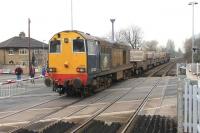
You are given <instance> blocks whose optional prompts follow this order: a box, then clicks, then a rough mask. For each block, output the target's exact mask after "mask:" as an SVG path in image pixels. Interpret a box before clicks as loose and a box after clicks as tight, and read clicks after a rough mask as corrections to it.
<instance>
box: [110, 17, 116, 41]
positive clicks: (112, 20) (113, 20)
mask: <svg viewBox="0 0 200 133" xmlns="http://www.w3.org/2000/svg"><path fill="white" fill-rule="evenodd" d="M110 21H111V23H112V41H113V42H114V22H115V19H110Z"/></svg>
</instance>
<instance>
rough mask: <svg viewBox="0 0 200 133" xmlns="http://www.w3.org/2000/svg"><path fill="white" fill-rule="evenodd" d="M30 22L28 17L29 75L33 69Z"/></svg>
mask: <svg viewBox="0 0 200 133" xmlns="http://www.w3.org/2000/svg"><path fill="white" fill-rule="evenodd" d="M30 24H31V20H30V18H28V64H29V69H28V70H29V75H30V69H31V55H30V53H31V52H30V51H31V50H30Z"/></svg>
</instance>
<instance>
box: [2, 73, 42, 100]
mask: <svg viewBox="0 0 200 133" xmlns="http://www.w3.org/2000/svg"><path fill="white" fill-rule="evenodd" d="M42 79H43V76H37V77H35V78H26V79H22V80H7V81H5V82H2V83H0V99H2V98H9V97H12V96H17V95H20V94H23V93H26V92H29V91H32V90H34V89H35V88H36V87H39V85H41V84H43V80H42Z"/></svg>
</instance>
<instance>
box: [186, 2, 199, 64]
mask: <svg viewBox="0 0 200 133" xmlns="http://www.w3.org/2000/svg"><path fill="white" fill-rule="evenodd" d="M197 4H198V3H197V2H196V1H192V2H190V3H188V5H192V63H194V57H193V56H194V5H197Z"/></svg>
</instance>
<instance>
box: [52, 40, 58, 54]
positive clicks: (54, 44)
mask: <svg viewBox="0 0 200 133" xmlns="http://www.w3.org/2000/svg"><path fill="white" fill-rule="evenodd" d="M49 50H50V51H49V52H50V53H60V41H59V40H54V41H51V42H50V46H49Z"/></svg>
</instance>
